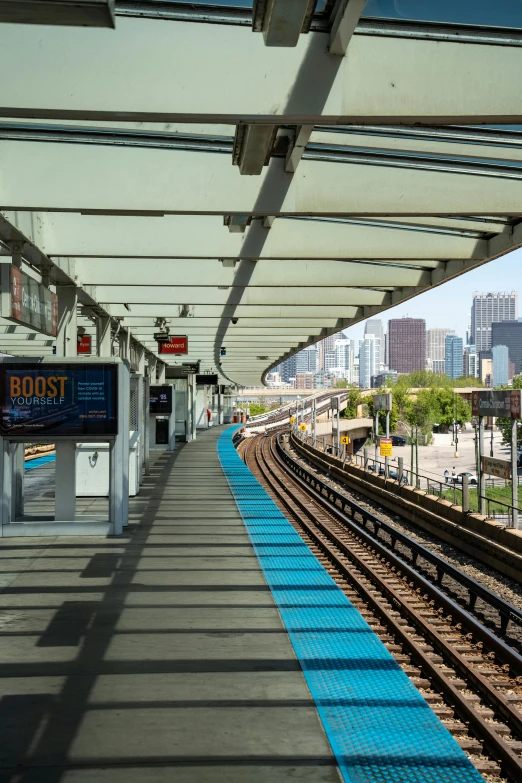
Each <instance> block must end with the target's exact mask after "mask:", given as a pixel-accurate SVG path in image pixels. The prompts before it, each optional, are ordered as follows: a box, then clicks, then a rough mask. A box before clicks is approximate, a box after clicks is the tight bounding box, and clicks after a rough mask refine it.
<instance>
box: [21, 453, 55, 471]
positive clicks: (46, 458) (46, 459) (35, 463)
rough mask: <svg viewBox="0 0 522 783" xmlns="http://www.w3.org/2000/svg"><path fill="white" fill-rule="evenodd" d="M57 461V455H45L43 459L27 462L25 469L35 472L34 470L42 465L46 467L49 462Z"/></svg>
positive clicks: (38, 458)
mask: <svg viewBox="0 0 522 783" xmlns="http://www.w3.org/2000/svg"><path fill="white" fill-rule="evenodd" d="M55 459H56V454H44V456H43V457H36V459H30V460H27V462H26V463H25V464H24V469H25V470H33V469H34V468H39V467H40V465H45V464H46V463H47V462H54V461H55Z"/></svg>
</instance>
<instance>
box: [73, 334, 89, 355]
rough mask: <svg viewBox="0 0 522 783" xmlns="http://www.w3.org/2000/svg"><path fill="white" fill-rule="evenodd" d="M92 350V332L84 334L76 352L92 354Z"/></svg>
mask: <svg viewBox="0 0 522 783" xmlns="http://www.w3.org/2000/svg"><path fill="white" fill-rule="evenodd" d="M91 350H92V339H91V335H90V334H84V335H83V337H82V338H81V339H80V342H79V343H78V345H77V348H76V353H77V354H78V356H85V355H88V356H90V354H91Z"/></svg>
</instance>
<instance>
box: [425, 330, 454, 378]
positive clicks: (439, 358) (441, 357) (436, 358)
mask: <svg viewBox="0 0 522 783" xmlns="http://www.w3.org/2000/svg"><path fill="white" fill-rule="evenodd" d="M447 334H455V332H454V331H453V329H428V331H427V333H426V337H427V340H426V355H427V358H428V359H431V369H432V370H433V372H436V373H437V374H438V375H444V373H445V372H446V335H447Z"/></svg>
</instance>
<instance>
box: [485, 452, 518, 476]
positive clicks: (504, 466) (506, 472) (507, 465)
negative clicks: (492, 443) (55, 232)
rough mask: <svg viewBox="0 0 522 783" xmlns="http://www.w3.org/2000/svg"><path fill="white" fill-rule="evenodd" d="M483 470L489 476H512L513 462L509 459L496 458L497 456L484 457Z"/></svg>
mask: <svg viewBox="0 0 522 783" xmlns="http://www.w3.org/2000/svg"><path fill="white" fill-rule="evenodd" d="M481 463H482V472H483V473H487V474H488V476H497V477H498V478H503V479H510V478H511V462H509V461H508V460H507V459H496V457H482V460H481Z"/></svg>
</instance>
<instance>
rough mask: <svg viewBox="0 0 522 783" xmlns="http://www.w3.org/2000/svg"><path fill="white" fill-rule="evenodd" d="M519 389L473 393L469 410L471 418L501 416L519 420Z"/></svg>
mask: <svg viewBox="0 0 522 783" xmlns="http://www.w3.org/2000/svg"><path fill="white" fill-rule="evenodd" d="M520 396H521V390H520V389H513V390H509V389H502V390H501V391H473V392H472V393H471V408H472V413H473V416H501V417H503V418H506V419H520V402H521V400H520Z"/></svg>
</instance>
